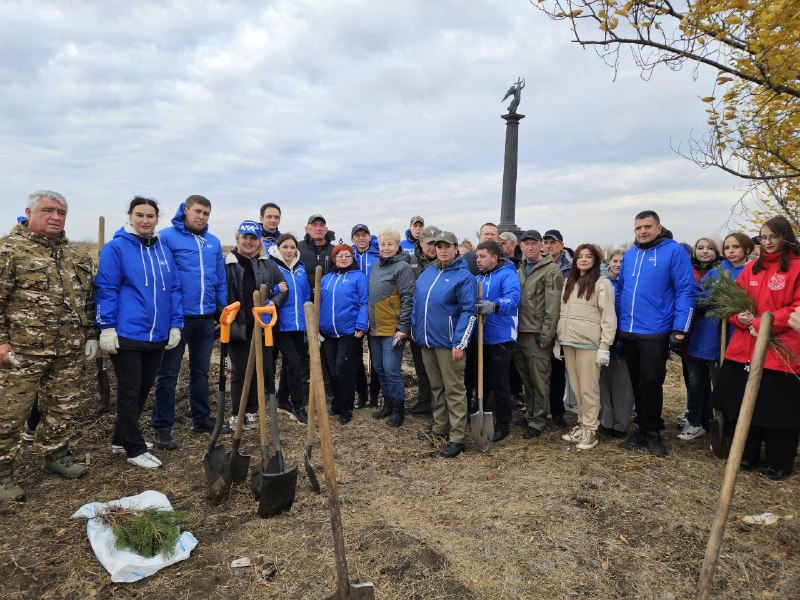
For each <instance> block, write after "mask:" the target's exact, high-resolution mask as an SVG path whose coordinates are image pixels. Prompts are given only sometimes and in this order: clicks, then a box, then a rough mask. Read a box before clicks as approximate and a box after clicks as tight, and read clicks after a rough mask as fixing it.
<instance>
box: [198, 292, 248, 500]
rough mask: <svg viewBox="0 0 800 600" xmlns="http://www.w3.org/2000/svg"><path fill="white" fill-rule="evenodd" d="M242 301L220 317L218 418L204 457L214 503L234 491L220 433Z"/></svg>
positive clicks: (223, 310)
mask: <svg viewBox="0 0 800 600" xmlns="http://www.w3.org/2000/svg"><path fill="white" fill-rule="evenodd" d="M240 306H241V304H240V303H239V302H234V303H233V304H229V305H228V306H226V307H225V308H224V309H222V314H221V315H220V317H219V325H220V331H219V388H218V390H217V421H216V423H214V431H213V432H211V439H210V440H209V441H208V451H207V452H206V454H205V456H203V471H205V473H206V483H208V499H209V500H210V501H211V504H214V505H217V504H219V503H220V502H222V501H223V500H224V499H225V498H226V497H227V496H228V492H230V491H231V469H230V466H229V465H228V457H227V456H226V455H225V449H224V448H223V447H222V446H217V440H218V439H219V433H220V431H221V430H222V424H223V422H224V421H225V384H226V383H227V373H226V371H227V367H228V343H229V342H230V341H231V323H233V321H234V319H236V314H237V313H238V312H239V307H240Z"/></svg>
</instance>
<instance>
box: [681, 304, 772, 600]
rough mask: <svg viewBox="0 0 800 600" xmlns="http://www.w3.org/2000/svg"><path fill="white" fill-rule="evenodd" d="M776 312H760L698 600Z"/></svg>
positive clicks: (712, 562)
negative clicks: (773, 313) (751, 357)
mask: <svg viewBox="0 0 800 600" xmlns="http://www.w3.org/2000/svg"><path fill="white" fill-rule="evenodd" d="M773 320H774V318H773V315H772V313H771V312H765V313H764V314H763V315H761V324H760V327H759V329H758V337H756V347H755V349H754V350H753V359H752V360H751V361H750V374H749V375H748V376H747V385H745V388H744V397H743V398H742V406H741V408H740V409H739V418H738V419H737V420H736V431H735V432H734V434H733V442H732V443H731V449H730V452H729V453H728V464H727V465H726V466H725V477H724V479H723V480H722V489H721V490H720V493H719V502H718V503H717V512H716V513H715V514H714V522H713V523H712V524H711V533H710V534H709V536H708V545H707V546H706V555H705V558H704V559H703V567H702V569H701V571H700V582H699V584H698V587H697V596H695V597H696V599H697V600H707V599H708V597H709V594H710V592H711V583H712V581H713V579H714V569H715V568H716V566H717V559H718V558H719V550H720V546H721V545H722V536H723V534H724V533H725V524H726V523H727V521H728V514H729V513H730V509H731V501H732V499H733V491H734V489H735V488H736V475H737V474H738V473H739V465H740V464H741V462H742V454H743V453H744V444H745V442H746V441H747V433H748V431H749V430H750V421H751V420H752V418H753V409H754V408H755V405H756V397H757V396H758V387H759V385H761V374H762V372H763V371H764V358H765V357H766V354H767V346H768V345H769V338H770V336H771V335H772V323H773Z"/></svg>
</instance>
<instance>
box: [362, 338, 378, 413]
mask: <svg viewBox="0 0 800 600" xmlns="http://www.w3.org/2000/svg"><path fill="white" fill-rule="evenodd" d="M368 337H372V336H366V335H365V336H364V338H362V339H366V338H368ZM362 346H363V345H362ZM367 348H370V346H369V340H368V339H367ZM362 350H363V348H362ZM369 370H370V377H369V383H367V369H366V368H365V367H364V355H363V354H362V355H361V360H360V361H359V363H358V381H357V382H356V392H357V393H358V398H359V400H361V402H362V403H364V405H366V402H367V398H369V402H370V404H372V405H373V406H377V405H378V396H379V395H380V393H381V380H380V377H378V374H377V373H376V372H375V362H374V361H373V360H372V350H371V348H370V354H369ZM367 388H369V389H367Z"/></svg>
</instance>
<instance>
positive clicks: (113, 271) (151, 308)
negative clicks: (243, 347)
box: [94, 225, 183, 343]
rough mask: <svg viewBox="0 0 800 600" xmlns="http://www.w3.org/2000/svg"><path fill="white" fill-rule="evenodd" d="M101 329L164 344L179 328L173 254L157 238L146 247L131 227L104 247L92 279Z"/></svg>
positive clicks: (178, 289)
mask: <svg viewBox="0 0 800 600" xmlns="http://www.w3.org/2000/svg"><path fill="white" fill-rule="evenodd" d="M94 285H95V291H94V298H95V303H96V317H95V322H96V323H97V325H98V326H99V327H100V329H109V328H112V327H113V328H114V329H116V330H117V335H118V336H120V337H123V338H128V339H130V340H136V341H139V342H153V343H163V342H166V341H167V339H168V338H169V330H170V327H183V306H182V305H181V282H180V278H179V277H178V273H177V271H176V269H175V261H174V260H173V257H172V253H171V252H170V251H169V248H167V247H166V246H165V245H164V244H162V243H161V240H159V239H158V238H157V237H154V238H153V239H152V242H151V243H150V244H149V245H146V244H145V243H144V242H143V241H142V240H141V239H140V238H139V237H138V236H136V235H135V234H134V231H133V228H132V227H131V226H130V225H126V226H125V227H122V228H120V229H119V230H118V231H117V232H116V233H115V234H114V238H113V239H112V240H111V241H110V242H108V243H107V244H106V245H105V246H103V251H102V252H101V253H100V266H99V267H98V269H97V276H96V277H95V279H94Z"/></svg>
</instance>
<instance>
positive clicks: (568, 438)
mask: <svg viewBox="0 0 800 600" xmlns="http://www.w3.org/2000/svg"><path fill="white" fill-rule="evenodd" d="M582 432H583V429H582V427H581V426H580V425H575V427H573V428H572V429H571V430H570V432H569V433H565V434H564V435H562V436H561V439H562V440H564V441H565V442H572V443H573V444H574V443H575V442H577V441H578V440H580V439H581V433H582Z"/></svg>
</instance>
